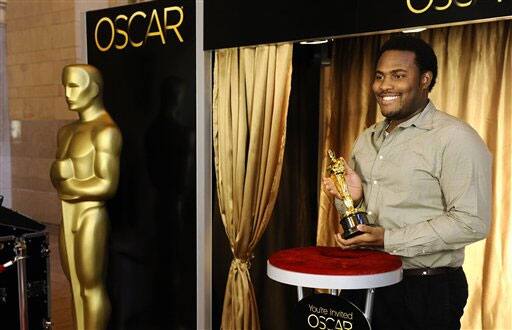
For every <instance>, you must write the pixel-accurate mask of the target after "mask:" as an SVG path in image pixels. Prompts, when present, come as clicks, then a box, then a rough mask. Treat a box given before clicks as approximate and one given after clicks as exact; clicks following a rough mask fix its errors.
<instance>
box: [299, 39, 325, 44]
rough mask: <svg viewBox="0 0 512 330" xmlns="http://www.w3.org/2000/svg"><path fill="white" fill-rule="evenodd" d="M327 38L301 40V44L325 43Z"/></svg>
mask: <svg viewBox="0 0 512 330" xmlns="http://www.w3.org/2000/svg"><path fill="white" fill-rule="evenodd" d="M328 42H329V40H327V39H322V40H309V41H301V42H300V44H301V45H320V44H326V43H328Z"/></svg>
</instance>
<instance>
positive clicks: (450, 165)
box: [338, 102, 492, 269]
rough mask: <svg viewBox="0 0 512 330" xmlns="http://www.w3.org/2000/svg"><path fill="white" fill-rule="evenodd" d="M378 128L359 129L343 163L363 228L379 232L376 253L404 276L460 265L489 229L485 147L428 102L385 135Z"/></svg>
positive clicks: (382, 127)
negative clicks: (361, 209) (395, 258)
mask: <svg viewBox="0 0 512 330" xmlns="http://www.w3.org/2000/svg"><path fill="white" fill-rule="evenodd" d="M386 126H387V122H386V121H383V122H379V123H377V124H375V125H373V126H371V127H370V128H368V129H366V130H365V131H364V132H363V133H362V134H361V135H360V136H359V137H358V138H357V140H356V142H355V145H354V148H353V152H352V157H351V160H350V162H349V163H350V164H351V166H352V167H353V168H354V169H355V171H356V172H357V173H358V174H359V175H360V176H361V179H362V181H363V189H364V203H365V206H366V210H367V212H368V214H369V217H370V219H371V221H373V222H375V223H376V224H378V225H380V226H382V227H384V228H385V234H384V250H385V251H387V252H389V253H391V254H396V255H400V256H402V260H403V262H404V268H406V269H407V268H422V267H445V266H448V267H458V266H461V265H462V263H463V261H464V246H465V245H467V244H469V243H472V242H475V241H477V240H480V239H483V238H484V237H485V236H486V234H487V232H488V229H489V222H490V214H491V211H490V197H491V193H492V191H491V155H490V153H489V151H488V149H487V147H486V145H485V143H484V142H483V141H482V139H481V138H480V136H479V135H478V133H476V132H475V130H474V129H473V128H471V127H470V126H469V125H467V124H466V123H464V122H462V121H461V120H459V119H457V118H455V117H452V116H450V115H448V114H446V113H444V112H441V111H438V110H437V109H436V108H435V106H434V105H433V104H432V102H429V103H428V105H427V106H426V107H425V109H424V110H423V111H422V112H420V113H419V114H417V115H415V116H414V117H413V118H411V119H409V120H407V121H406V122H403V123H401V124H400V125H398V126H397V127H396V128H395V129H394V130H393V131H392V132H391V133H390V134H388V135H387V134H385V128H386ZM386 135H387V136H386ZM338 206H339V204H338Z"/></svg>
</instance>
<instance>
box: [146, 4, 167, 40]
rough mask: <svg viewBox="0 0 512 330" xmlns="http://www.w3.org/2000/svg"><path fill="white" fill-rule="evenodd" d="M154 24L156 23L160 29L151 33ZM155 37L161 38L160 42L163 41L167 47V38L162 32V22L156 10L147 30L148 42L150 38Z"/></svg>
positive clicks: (152, 14)
mask: <svg viewBox="0 0 512 330" xmlns="http://www.w3.org/2000/svg"><path fill="white" fill-rule="evenodd" d="M153 22H156V27H157V28H158V31H156V32H150V31H151V25H152V24H153ZM153 36H160V40H161V41H162V44H163V45H165V38H164V34H163V32H162V26H161V25H160V20H159V19H158V14H157V12H156V9H153V12H152V13H151V18H150V19H149V24H148V29H147V30H146V38H145V40H146V41H147V40H148V38H149V37H153Z"/></svg>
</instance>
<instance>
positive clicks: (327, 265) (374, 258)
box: [269, 246, 402, 275]
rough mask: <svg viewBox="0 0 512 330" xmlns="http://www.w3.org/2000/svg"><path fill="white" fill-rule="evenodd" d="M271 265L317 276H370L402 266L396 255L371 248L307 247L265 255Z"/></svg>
mask: <svg viewBox="0 0 512 330" xmlns="http://www.w3.org/2000/svg"><path fill="white" fill-rule="evenodd" d="M269 262H270V264H272V265H273V266H274V267H277V268H280V269H285V270H289V271H292V272H298V273H306V274H318V275H371V274H380V273H386V272H391V271H394V270H397V269H399V268H400V267H401V266H402V260H401V259H400V257H397V256H393V255H390V254H388V253H386V252H381V251H375V250H365V249H360V250H343V249H341V248H337V247H322V246H311V247H301V248H293V249H287V250H281V251H278V252H276V253H274V254H273V255H272V256H271V257H270V258H269Z"/></svg>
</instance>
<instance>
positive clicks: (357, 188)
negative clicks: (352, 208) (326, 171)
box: [322, 160, 363, 204]
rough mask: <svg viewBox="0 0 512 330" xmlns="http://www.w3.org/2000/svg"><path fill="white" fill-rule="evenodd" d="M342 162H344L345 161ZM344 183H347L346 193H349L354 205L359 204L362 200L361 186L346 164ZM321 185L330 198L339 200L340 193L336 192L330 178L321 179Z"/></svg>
mask: <svg viewBox="0 0 512 330" xmlns="http://www.w3.org/2000/svg"><path fill="white" fill-rule="evenodd" d="M343 161H344V162H345V160H343ZM345 181H346V182H347V188H348V192H349V193H350V196H351V197H352V200H353V201H354V204H357V203H359V201H360V200H361V199H362V198H363V184H362V181H361V178H360V177H359V175H358V174H357V173H356V172H355V171H354V170H353V169H351V168H350V167H349V166H348V164H347V162H345ZM322 183H323V186H324V190H325V192H326V193H328V194H329V195H330V196H333V197H336V198H338V199H341V196H340V193H339V192H338V189H336V186H335V185H334V182H333V181H332V179H331V178H329V177H327V178H323V179H322Z"/></svg>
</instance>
